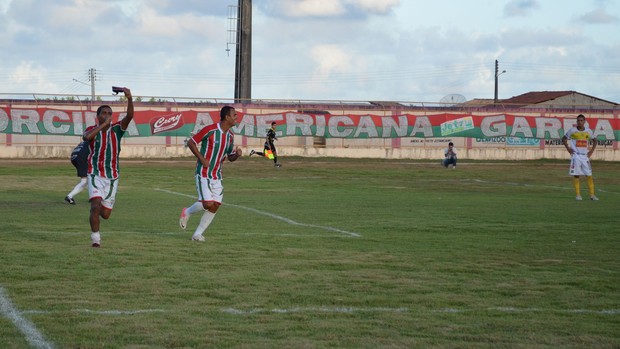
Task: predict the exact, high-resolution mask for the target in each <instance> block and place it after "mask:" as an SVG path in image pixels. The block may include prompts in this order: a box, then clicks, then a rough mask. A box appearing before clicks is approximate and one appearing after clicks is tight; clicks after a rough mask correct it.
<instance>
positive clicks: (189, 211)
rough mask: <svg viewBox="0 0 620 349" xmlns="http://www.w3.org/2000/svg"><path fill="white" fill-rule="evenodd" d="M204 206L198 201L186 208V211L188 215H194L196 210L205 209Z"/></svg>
mask: <svg viewBox="0 0 620 349" xmlns="http://www.w3.org/2000/svg"><path fill="white" fill-rule="evenodd" d="M204 210H205V209H204V207H202V202H200V201H196V202H194V204H193V205H192V206H190V207H188V208H187V210H185V213H186V214H188V215H190V216H191V215H193V214H194V213H196V212H200V211H204Z"/></svg>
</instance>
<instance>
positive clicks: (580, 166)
mask: <svg viewBox="0 0 620 349" xmlns="http://www.w3.org/2000/svg"><path fill="white" fill-rule="evenodd" d="M568 174H569V175H571V176H591V175H592V166H591V165H590V159H589V158H588V156H587V155H581V154H573V156H572V157H571V159H570V169H569V170H568Z"/></svg>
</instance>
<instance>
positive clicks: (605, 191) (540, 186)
mask: <svg viewBox="0 0 620 349" xmlns="http://www.w3.org/2000/svg"><path fill="white" fill-rule="evenodd" d="M463 182H477V183H485V184H495V185H500V186H514V187H530V188H549V189H561V190H571V191H572V190H575V189H574V188H573V187H558V186H553V185H543V184H529V183H516V182H497V181H487V180H483V179H477V178H472V179H463ZM594 188H595V190H596V191H597V192H601V193H609V194H620V193H617V192H613V191H608V190H604V189H600V188H597V186H596V183H594Z"/></svg>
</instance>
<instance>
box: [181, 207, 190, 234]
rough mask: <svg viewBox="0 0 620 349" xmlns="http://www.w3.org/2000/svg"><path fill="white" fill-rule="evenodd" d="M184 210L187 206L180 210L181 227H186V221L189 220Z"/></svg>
mask: <svg viewBox="0 0 620 349" xmlns="http://www.w3.org/2000/svg"><path fill="white" fill-rule="evenodd" d="M185 211H187V208H186V207H183V209H182V210H181V218H179V225H180V226H181V229H185V228H187V221H188V220H189V215H188V214H187V213H185Z"/></svg>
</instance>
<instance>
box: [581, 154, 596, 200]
mask: <svg viewBox="0 0 620 349" xmlns="http://www.w3.org/2000/svg"><path fill="white" fill-rule="evenodd" d="M582 171H583V173H584V175H585V176H586V183H587V184H588V194H589V195H590V200H594V201H597V200H598V198H597V197H596V195H594V178H593V177H592V164H591V163H590V159H587V160H586V161H584V163H583V168H582Z"/></svg>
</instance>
